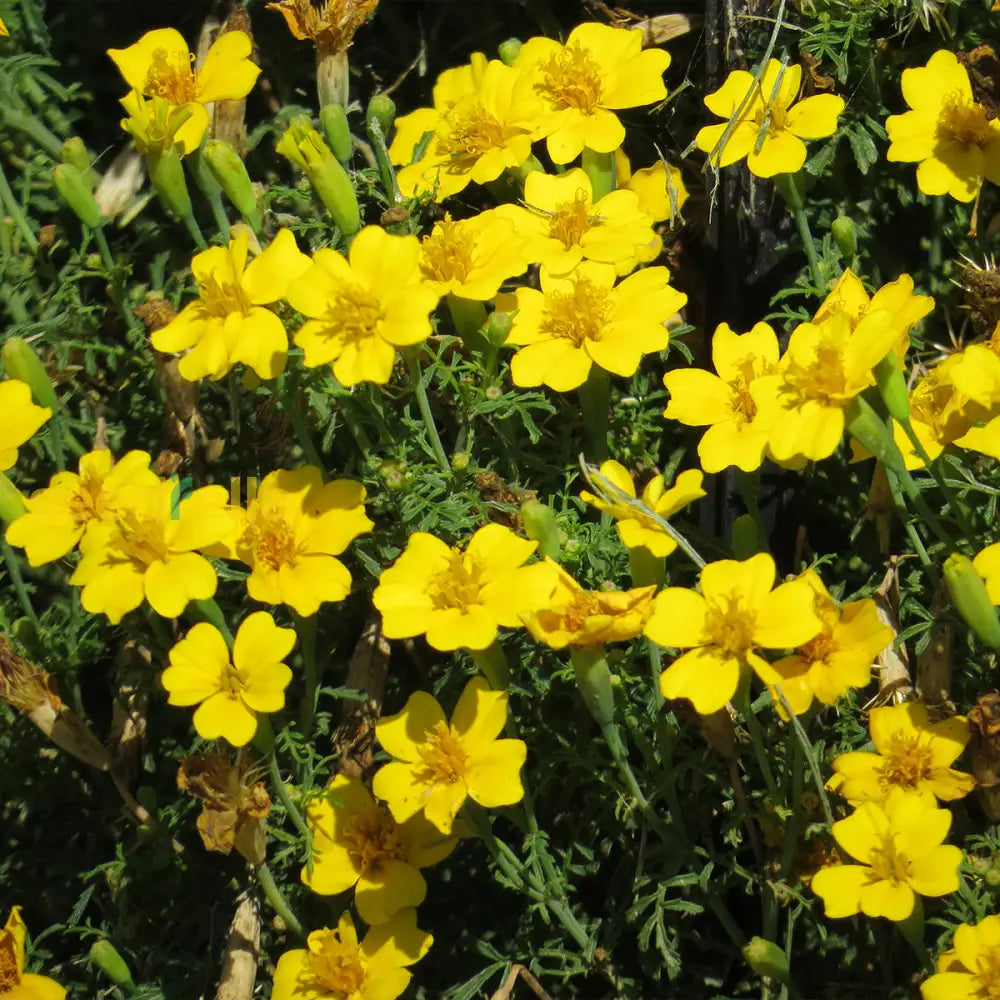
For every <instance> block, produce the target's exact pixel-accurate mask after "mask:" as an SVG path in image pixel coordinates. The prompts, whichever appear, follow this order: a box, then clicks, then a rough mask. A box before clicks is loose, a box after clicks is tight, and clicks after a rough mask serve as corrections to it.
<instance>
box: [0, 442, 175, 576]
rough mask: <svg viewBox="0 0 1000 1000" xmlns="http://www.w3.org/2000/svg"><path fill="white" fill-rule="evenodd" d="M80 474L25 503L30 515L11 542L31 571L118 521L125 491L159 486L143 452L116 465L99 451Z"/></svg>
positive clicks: (59, 476) (63, 477)
mask: <svg viewBox="0 0 1000 1000" xmlns="http://www.w3.org/2000/svg"><path fill="white" fill-rule="evenodd" d="M78 468H79V472H57V473H56V474H55V475H54V476H53V477H52V480H51V481H50V482H49V485H48V487H46V488H45V489H43V490H38V491H37V492H36V493H33V494H32V495H31V496H30V497H27V498H25V501H24V505H25V507H27V508H28V513H27V514H24V515H22V516H21V517H19V518H18V519H17V520H16V521H14V522H12V523H11V525H10V526H9V527H8V528H7V533H6V536H5V537H6V540H7V542H9V543H10V544H11V545H16V546H17V547H18V548H22V549H24V550H25V553H26V554H27V556H28V562H29V563H30V564H31V565H32V566H41V565H42V564H43V563H47V562H52V561H53V560H54V559H61V558H62V557H63V556H64V555H66V553H67V552H70V551H72V549H73V548H75V546H76V544H77V542H79V541H80V539H81V538H83V536H84V534H85V533H86V531H87V530H88V529H89V528H90V526H91V525H92V524H96V523H98V522H100V521H108V520H111V521H113V520H114V518H115V514H116V512H117V503H118V496H119V494H120V493H121V491H122V490H126V489H128V487H130V486H136V485H146V486H155V485H156V484H157V483H158V482H159V479H158V478H157V476H156V474H155V473H154V472H152V471H151V470H150V468H149V455H147V454H146V452H144V451H130V452H128V453H127V454H125V455H123V456H122V457H121V458H120V459H119V460H118V461H117V462H115V460H114V458H113V457H112V455H111V452H110V451H108V450H107V448H99V449H97V450H96V451H92V452H90V453H89V454H87V455H83V456H81V458H80V464H79V467H78Z"/></svg>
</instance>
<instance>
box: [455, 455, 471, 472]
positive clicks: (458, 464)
mask: <svg viewBox="0 0 1000 1000" xmlns="http://www.w3.org/2000/svg"><path fill="white" fill-rule="evenodd" d="M471 461H472V458H471V456H470V455H469V453H468V452H467V451H456V452H455V454H454V455H452V456H451V467H452V468H453V469H454V470H455V471H456V472H464V471H465V470H466V469H467V468H468V467H469V463H470V462H471Z"/></svg>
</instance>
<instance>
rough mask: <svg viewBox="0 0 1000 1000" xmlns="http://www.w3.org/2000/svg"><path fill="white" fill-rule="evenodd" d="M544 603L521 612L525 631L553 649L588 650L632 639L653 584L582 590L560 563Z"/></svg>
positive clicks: (643, 618) (650, 605) (644, 615)
mask: <svg viewBox="0 0 1000 1000" xmlns="http://www.w3.org/2000/svg"><path fill="white" fill-rule="evenodd" d="M546 562H548V563H550V564H551V565H552V567H553V568H554V569H556V570H557V571H558V579H557V580H556V585H555V588H554V589H553V591H552V593H551V594H550V595H549V599H548V601H547V602H546V604H545V606H544V607H542V608H540V609H539V610H538V611H533V612H525V613H524V614H522V615H521V619H522V621H523V622H524V624H525V626H526V627H527V629H528V631H529V632H530V633H531V634H532V635H533V636H534V637H535V638H536V639H537V640H538V641H539V642H544V643H545V645H546V646H551V647H552V648H553V649H565V648H566V647H567V646H572V647H574V648H579V649H588V648H593V647H595V646H602V645H604V643H606V642H626V641H628V640H629V639H633V638H635V636H637V635H638V634H639V633H640V632H641V631H642V628H643V626H644V625H645V624H646V619H647V618H649V615H650V612H651V611H652V609H653V594H654V592H655V591H656V587H655V586H650V587H636V588H634V589H633V590H584V589H583V587H581V586H580V584H578V583H577V582H576V580H574V579H573V577H571V576H570V575H569V573H567V572H566V571H565V570H564V569H563V568H562V567H561V566H558V565H557V564H556V563H554V562H552V561H551V560H549V559H546Z"/></svg>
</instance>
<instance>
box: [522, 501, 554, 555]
mask: <svg viewBox="0 0 1000 1000" xmlns="http://www.w3.org/2000/svg"><path fill="white" fill-rule="evenodd" d="M521 524H522V525H523V526H524V533H525V534H526V535H527V536H528V537H529V538H530V539H531V540H532V541H533V542H538V554H539V555H540V556H548V557H549V558H550V559H556V560H558V559H559V525H558V524H557V523H556V516H555V514H554V513H553V512H552V508H551V507H549V506H548V504H544V503H542V502H541V500H528V501H526V502H525V503H523V504H521Z"/></svg>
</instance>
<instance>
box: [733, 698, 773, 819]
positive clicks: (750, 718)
mask: <svg viewBox="0 0 1000 1000" xmlns="http://www.w3.org/2000/svg"><path fill="white" fill-rule="evenodd" d="M735 702H736V706H737V708H739V709H740V711H741V712H742V713H743V718H744V720H745V721H746V724H747V730H748V731H749V733H750V742H751V743H752V744H753V752H754V756H755V757H756V758H757V767H758V768H760V773H761V775H762V776H763V778H764V784H765V785H767V794H768V795H769V796H770V799H771V801H772V802H773V803H774V804H775V805H777V804H779V803H780V802H781V791H780V789H779V788H778V783H777V781H775V780H774V772H773V771H772V770H771V761H770V758H769V756H768V749H767V747H766V746H765V744H764V732H763V730H762V729H761V727H760V721H759V720H758V718H757V716H756V715H755V714H754V711H753V708H752V707H751V705H750V681H749V678H744V680H743V682H742V683H741V685H740V690H739V693H738V694H737V696H736V699H735Z"/></svg>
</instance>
